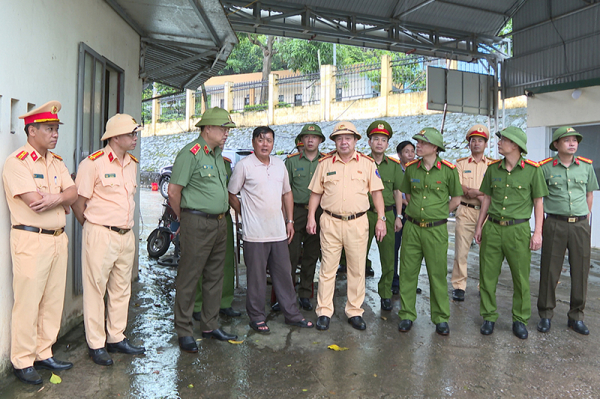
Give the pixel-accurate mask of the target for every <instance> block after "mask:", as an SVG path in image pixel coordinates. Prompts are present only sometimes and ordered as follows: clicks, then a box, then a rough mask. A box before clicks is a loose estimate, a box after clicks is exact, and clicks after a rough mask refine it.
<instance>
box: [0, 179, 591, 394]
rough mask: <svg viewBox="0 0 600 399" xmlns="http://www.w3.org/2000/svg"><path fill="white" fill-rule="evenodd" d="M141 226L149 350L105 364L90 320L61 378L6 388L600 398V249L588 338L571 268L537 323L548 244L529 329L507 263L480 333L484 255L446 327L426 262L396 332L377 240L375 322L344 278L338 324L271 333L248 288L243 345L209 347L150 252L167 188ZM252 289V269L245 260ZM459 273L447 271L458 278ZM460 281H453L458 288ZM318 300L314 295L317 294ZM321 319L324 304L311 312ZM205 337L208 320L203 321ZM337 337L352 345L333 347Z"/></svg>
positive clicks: (142, 315) (141, 294) (135, 310)
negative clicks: (96, 357)
mask: <svg viewBox="0 0 600 399" xmlns="http://www.w3.org/2000/svg"><path fill="white" fill-rule="evenodd" d="M141 198H142V218H143V223H142V226H143V229H142V231H141V236H142V240H141V241H140V265H141V270H140V280H139V281H138V282H136V283H134V285H133V290H134V292H133V295H132V300H131V307H130V314H129V318H130V322H129V327H128V330H127V332H126V333H127V336H128V337H129V338H130V340H132V341H133V342H134V343H136V344H143V345H144V346H145V347H146V349H147V351H146V354H145V355H141V356H129V355H124V354H114V355H113V356H112V357H113V360H114V362H115V364H114V365H113V366H111V367H102V366H97V365H95V364H94V363H93V362H92V361H91V360H90V359H89V357H88V355H87V346H86V343H85V337H84V331H83V326H82V325H80V326H78V327H77V328H75V329H73V330H72V331H70V332H69V333H67V334H66V335H65V336H64V337H62V338H61V339H60V340H59V341H58V343H57V344H56V345H55V347H54V353H55V356H56V357H57V358H58V359H62V360H68V361H71V362H73V363H74V364H75V366H74V368H73V369H71V370H68V371H63V372H60V373H57V374H59V375H60V376H61V377H62V383H61V384H58V385H54V384H52V383H50V382H49V378H50V376H51V373H50V372H49V371H44V370H42V371H41V375H42V377H43V378H44V384H43V385H42V386H39V385H38V386H28V385H25V384H22V383H21V382H19V381H18V380H16V378H15V377H14V376H13V375H12V374H10V375H6V376H5V378H4V379H3V380H2V381H1V382H0V397H1V398H19V399H21V398H120V397H123V398H178V397H181V398H263V397H271V398H397V397H443V396H457V397H467V398H470V397H525V396H528V397H599V396H600V387H599V382H600V361H599V359H600V345H599V344H600V339H599V337H600V317H599V313H600V278H599V277H600V273H599V272H600V251H594V252H593V265H592V271H591V274H590V283H589V290H588V302H587V308H586V318H585V321H586V324H587V325H588V327H589V328H590V331H591V334H590V335H589V336H581V335H578V334H576V333H575V332H573V331H572V330H569V329H568V328H567V326H566V324H567V316H566V313H567V311H568V302H569V289H570V284H569V276H568V269H566V271H565V273H563V276H562V278H561V282H560V284H559V286H558V292H557V297H558V299H559V304H558V306H557V309H556V311H555V317H554V319H553V325H552V330H551V332H550V333H548V334H541V333H538V332H537V331H536V328H535V326H536V324H537V322H538V321H539V317H538V316H537V311H536V301H537V290H538V278H539V253H535V254H534V255H533V260H532V270H531V291H532V298H531V301H532V309H533V315H532V318H531V320H530V322H529V326H528V329H529V339H527V340H524V341H522V340H519V339H518V338H516V337H515V336H514V335H513V334H512V330H511V327H512V321H511V311H510V308H511V302H512V300H511V297H512V283H511V278H510V272H509V269H508V266H507V265H505V266H504V268H503V271H502V274H501V276H500V284H499V285H498V305H499V312H500V319H499V320H498V322H497V323H496V329H495V331H494V334H493V335H491V336H482V335H481V334H480V333H479V327H480V325H481V322H482V320H481V317H480V316H479V298H478V294H477V282H478V258H477V247H474V248H473V251H472V253H471V255H470V259H469V260H470V262H469V274H470V275H469V281H468V287H467V295H466V301H465V302H462V303H451V307H450V309H451V318H450V329H451V333H450V335H449V336H448V337H441V336H439V335H437V334H436V333H435V331H434V329H435V326H434V325H433V324H432V323H431V321H430V319H429V315H430V312H429V294H428V293H429V286H428V282H427V275H426V272H425V268H424V267H423V268H422V271H421V276H420V280H419V286H420V287H421V288H423V293H422V294H420V295H419V296H418V299H417V310H418V319H417V321H416V322H415V324H414V327H413V329H412V330H411V331H410V332H409V333H404V334H403V333H400V332H398V330H397V324H398V321H399V319H398V316H397V314H396V312H397V311H398V309H399V306H400V299H399V297H397V296H395V297H394V298H393V303H394V310H393V311H392V312H382V311H381V310H380V305H379V297H378V295H377V281H378V277H379V274H380V271H379V270H378V261H377V260H376V259H377V249H376V247H375V246H373V247H372V248H371V251H370V256H371V259H373V260H374V268H375V271H376V276H375V278H369V279H367V298H366V300H365V305H364V309H365V314H364V318H365V321H366V323H367V330H366V331H357V330H354V329H352V328H351V327H350V325H349V324H348V323H347V321H346V317H345V315H344V313H343V308H344V304H345V288H346V284H345V281H344V279H343V276H342V278H341V279H340V280H339V281H338V289H337V291H336V299H335V305H336V314H335V315H334V317H333V318H332V320H331V328H330V330H329V331H325V332H321V331H317V330H315V329H311V330H306V329H300V328H296V327H290V326H287V325H285V324H284V320H283V315H281V314H278V313H270V314H269V316H268V319H267V322H268V323H269V326H270V328H271V334H270V335H261V334H258V333H256V332H254V331H253V330H251V329H250V327H249V326H248V317H247V316H246V315H245V304H244V300H245V295H244V289H243V288H240V289H237V290H236V297H235V301H234V308H236V309H238V310H242V311H243V312H244V314H243V315H242V317H240V318H235V319H227V318H221V323H222V326H223V328H224V329H225V330H226V331H228V332H233V333H235V334H237V335H239V337H240V339H241V340H243V341H244V342H243V343H242V344H239V345H233V344H230V343H223V342H219V341H216V340H206V339H205V340H201V341H199V342H198V345H199V349H200V350H199V353H198V354H188V353H182V352H180V351H179V348H178V346H177V336H176V334H175V332H174V328H173V301H174V297H175V286H174V278H175V274H176V269H174V268H172V267H165V266H159V265H158V264H157V262H156V261H155V260H153V259H150V258H149V257H148V256H147V253H146V241H145V239H146V237H147V236H148V235H149V234H150V232H151V231H152V230H153V229H154V228H155V227H156V224H157V221H158V218H159V216H160V213H161V206H160V204H161V203H162V197H160V195H159V194H158V193H157V192H151V191H148V190H143V191H142V194H141ZM453 227H454V225H453V223H450V224H449V229H450V231H451V235H450V250H449V254H448V268H449V271H451V267H452V261H453V258H454V251H453V245H454V242H453V240H454V237H453V230H454V229H453ZM240 271H241V273H242V275H241V279H240V280H241V281H240V284H241V286H242V287H244V286H245V279H244V275H243V272H244V269H243V267H242V268H241V269H240ZM448 280H449V278H448ZM450 290H451V286H450V284H449V291H450ZM313 303H314V300H313ZM303 313H304V314H305V316H306V317H307V318H308V319H309V320H313V321H315V320H316V315H315V313H314V311H310V312H303ZM195 333H196V338H200V337H201V334H200V330H199V327H198V326H197V325H196V331H195ZM331 344H337V345H339V346H340V347H345V348H348V349H347V350H345V351H333V350H329V349H327V347H328V346H329V345H331Z"/></svg>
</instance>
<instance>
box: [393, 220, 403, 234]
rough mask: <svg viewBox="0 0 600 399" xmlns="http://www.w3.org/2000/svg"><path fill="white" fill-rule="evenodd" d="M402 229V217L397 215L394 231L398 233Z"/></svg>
mask: <svg viewBox="0 0 600 399" xmlns="http://www.w3.org/2000/svg"><path fill="white" fill-rule="evenodd" d="M400 230H402V219H400V218H398V217H397V218H396V221H395V222H394V231H395V232H396V233H397V232H399V231H400Z"/></svg>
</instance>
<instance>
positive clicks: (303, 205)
mask: <svg viewBox="0 0 600 399" xmlns="http://www.w3.org/2000/svg"><path fill="white" fill-rule="evenodd" d="M294 206H295V207H296V208H304V209H308V204H299V203H297V202H294Z"/></svg>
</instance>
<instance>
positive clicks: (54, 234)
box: [52, 229, 65, 236]
mask: <svg viewBox="0 0 600 399" xmlns="http://www.w3.org/2000/svg"><path fill="white" fill-rule="evenodd" d="M64 230H65V229H58V230H54V233H52V235H53V236H59V235H61V234H62V233H63V231H64Z"/></svg>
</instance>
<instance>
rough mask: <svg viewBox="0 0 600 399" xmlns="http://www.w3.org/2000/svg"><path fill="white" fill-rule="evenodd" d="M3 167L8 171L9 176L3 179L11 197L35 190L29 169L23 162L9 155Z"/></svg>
mask: <svg viewBox="0 0 600 399" xmlns="http://www.w3.org/2000/svg"><path fill="white" fill-rule="evenodd" d="M4 168H5V170H7V171H10V178H9V179H5V181H6V184H7V185H8V188H9V190H10V192H11V193H12V195H13V197H16V196H19V195H21V194H25V193H31V192H36V191H37V186H36V184H35V181H34V180H33V176H32V175H31V170H29V169H28V168H27V166H26V165H25V162H22V161H20V160H19V159H17V158H14V157H11V158H9V159H7V161H6V164H5V165H4Z"/></svg>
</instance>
